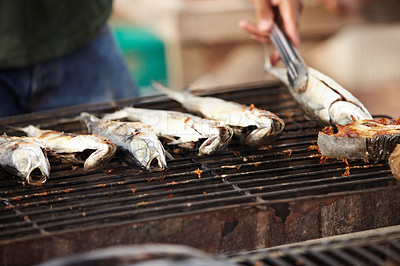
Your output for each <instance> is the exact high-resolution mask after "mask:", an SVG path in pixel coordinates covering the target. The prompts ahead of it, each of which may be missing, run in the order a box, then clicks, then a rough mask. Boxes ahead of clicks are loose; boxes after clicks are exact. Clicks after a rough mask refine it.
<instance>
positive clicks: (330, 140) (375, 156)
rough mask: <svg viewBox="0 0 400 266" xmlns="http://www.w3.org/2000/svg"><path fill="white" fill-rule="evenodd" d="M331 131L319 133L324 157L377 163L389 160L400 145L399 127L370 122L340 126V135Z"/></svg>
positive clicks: (360, 121)
mask: <svg viewBox="0 0 400 266" xmlns="http://www.w3.org/2000/svg"><path fill="white" fill-rule="evenodd" d="M331 130H332V129H331V127H328V128H325V129H324V130H323V131H322V132H319V133H318V140H317V143H318V148H319V150H320V152H321V154H322V155H323V156H325V157H331V158H336V159H341V158H346V159H362V160H364V161H366V162H374V163H377V162H382V161H385V160H388V159H389V157H390V155H391V154H392V152H393V150H394V149H395V147H396V146H397V144H399V143H400V125H393V124H387V123H384V122H379V121H374V120H369V119H364V120H358V121H353V122H352V123H350V124H348V125H345V126H339V127H338V132H337V133H333V132H332V131H331Z"/></svg>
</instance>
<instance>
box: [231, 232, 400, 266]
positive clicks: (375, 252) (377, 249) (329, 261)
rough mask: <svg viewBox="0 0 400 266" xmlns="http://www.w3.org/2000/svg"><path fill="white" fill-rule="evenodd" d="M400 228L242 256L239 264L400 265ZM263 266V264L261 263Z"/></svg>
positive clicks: (236, 256)
mask: <svg viewBox="0 0 400 266" xmlns="http://www.w3.org/2000/svg"><path fill="white" fill-rule="evenodd" d="M399 244H400V226H393V227H387V228H382V229H379V230H370V231H365V232H360V233H353V234H349V235H343V236H337V237H331V238H323V239H318V240H312V241H306V242H302V243H297V244H292V245H286V246H279V247H275V248H270V249H265V250H256V251H252V252H247V253H240V254H237V255H235V256H232V257H231V258H230V259H231V260H232V261H233V262H236V263H237V264H239V265H259V264H260V265H289V266H290V265H307V266H311V265H361V266H362V265H398V264H400V256H399V255H398V254H399V251H400V249H398V246H399ZM261 263H263V264H261Z"/></svg>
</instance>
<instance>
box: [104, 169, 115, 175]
mask: <svg viewBox="0 0 400 266" xmlns="http://www.w3.org/2000/svg"><path fill="white" fill-rule="evenodd" d="M114 171H115V169H107V170H105V171H104V172H105V173H106V174H111V173H113V172H114Z"/></svg>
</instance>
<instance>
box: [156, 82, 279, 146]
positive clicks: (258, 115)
mask: <svg viewBox="0 0 400 266" xmlns="http://www.w3.org/2000/svg"><path fill="white" fill-rule="evenodd" d="M153 86H155V87H156V88H157V89H158V90H159V91H161V92H163V93H165V94H166V95H168V96H169V97H171V98H172V99H174V100H176V101H178V102H180V103H181V104H182V105H183V106H184V107H185V108H186V109H187V110H189V111H191V112H194V113H200V114H201V115H202V116H204V117H205V118H208V119H212V120H215V121H217V122H218V123H219V124H220V125H224V126H229V127H231V128H232V129H233V132H234V134H235V135H236V136H237V137H239V138H240V139H241V141H242V142H243V143H245V144H248V145H251V146H260V145H264V144H268V143H270V142H271V141H273V140H275V139H276V138H277V137H278V136H279V135H280V134H281V133H282V131H283V129H284V128H285V123H284V121H283V120H282V119H280V118H279V117H278V116H277V115H275V114H273V113H271V112H269V111H266V110H262V109H258V108H256V107H255V106H253V105H251V106H246V105H242V104H239V103H235V102H231V101H225V100H222V99H219V98H215V97H200V96H195V95H192V94H190V93H189V92H187V91H184V92H182V91H175V90H171V89H169V88H167V87H165V86H163V85H162V84H161V83H157V82H153Z"/></svg>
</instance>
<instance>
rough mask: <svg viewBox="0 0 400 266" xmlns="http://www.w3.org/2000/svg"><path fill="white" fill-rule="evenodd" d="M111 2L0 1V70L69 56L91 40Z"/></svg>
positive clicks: (64, 0)
mask: <svg viewBox="0 0 400 266" xmlns="http://www.w3.org/2000/svg"><path fill="white" fill-rule="evenodd" d="M111 9H112V0H0V68H13V67H24V66H29V65H32V64H35V63H39V62H43V61H46V60H49V59H53V58H57V57H60V56H63V55H65V54H68V53H69V52H72V51H74V50H76V49H77V48H79V47H81V46H82V45H84V44H86V43H88V42H89V41H91V40H93V39H94V37H95V36H96V35H97V34H98V33H99V30H100V29H101V27H102V26H103V25H104V23H105V22H106V21H107V19H108V17H109V15H110V13H111Z"/></svg>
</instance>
